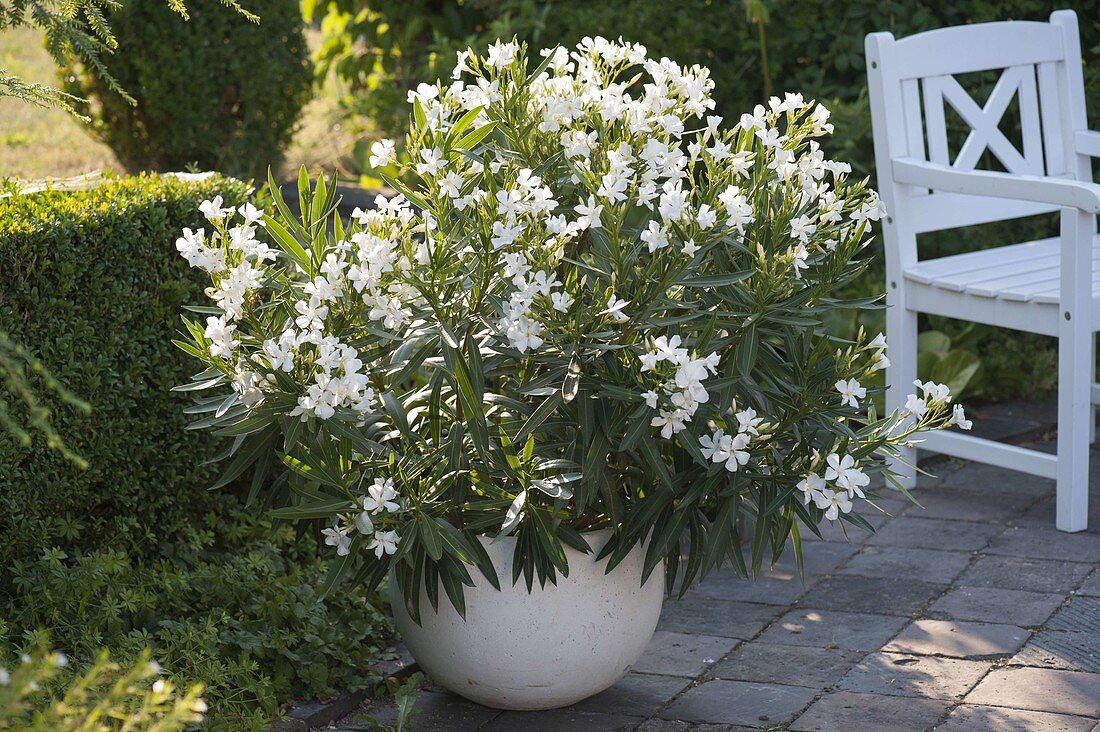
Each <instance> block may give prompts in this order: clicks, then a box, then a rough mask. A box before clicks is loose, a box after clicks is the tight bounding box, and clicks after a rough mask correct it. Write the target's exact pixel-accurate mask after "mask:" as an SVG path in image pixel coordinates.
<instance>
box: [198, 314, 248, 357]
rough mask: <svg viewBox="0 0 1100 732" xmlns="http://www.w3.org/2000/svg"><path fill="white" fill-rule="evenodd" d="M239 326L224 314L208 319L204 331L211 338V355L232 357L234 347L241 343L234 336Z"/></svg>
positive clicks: (209, 348)
mask: <svg viewBox="0 0 1100 732" xmlns="http://www.w3.org/2000/svg"><path fill="white" fill-rule="evenodd" d="M236 330H237V326H236V325H233V324H232V323H229V322H228V321H227V319H226V318H225V317H224V316H223V317H220V318H216V317H213V316H211V317H209V318H207V319H206V330H205V331H204V332H203V335H205V336H206V337H207V338H208V339H209V340H210V346H209V347H208V350H209V352H210V355H211V356H220V357H222V358H230V357H232V356H233V349H234V348H236V347H237V346H239V345H240V341H238V340H237V339H235V338H234V337H233V334H234V333H235V332H236Z"/></svg>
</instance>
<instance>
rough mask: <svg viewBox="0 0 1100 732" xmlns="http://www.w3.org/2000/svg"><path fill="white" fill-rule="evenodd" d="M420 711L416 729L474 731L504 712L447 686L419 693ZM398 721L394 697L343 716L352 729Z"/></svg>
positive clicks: (411, 726)
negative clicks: (448, 688) (446, 689)
mask: <svg viewBox="0 0 1100 732" xmlns="http://www.w3.org/2000/svg"><path fill="white" fill-rule="evenodd" d="M416 708H417V710H418V711H417V714H416V716H415V717H413V718H412V720H411V721H410V723H409V729H410V730H411V731H412V732H473V730H477V729H480V728H481V727H482V726H483V725H485V724H486V723H488V722H489V721H490V720H492V719H494V718H495V717H496V716H497V715H499V714H500V710H499V709H489V708H488V707H483V706H481V705H480V704H475V703H474V702H472V701H470V700H468V699H463V698H462V697H461V696H459V695H458V694H452V693H451V692H449V691H445V690H443V689H437V688H432V689H429V690H425V691H421V692H419V693H418V694H417V695H416ZM396 723H397V708H396V707H395V706H394V704H393V702H392V701H389V702H388V703H384V704H380V705H377V706H372V707H366V708H364V709H362V710H360V711H358V712H356V713H355V714H352V715H350V716H348V717H345V718H344V719H342V720H341V721H340V722H339V723H338V724H339V725H341V726H344V727H346V728H348V729H363V730H368V729H377V728H378V725H382V726H390V725H394V724H396Z"/></svg>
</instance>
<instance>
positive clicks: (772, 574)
mask: <svg viewBox="0 0 1100 732" xmlns="http://www.w3.org/2000/svg"><path fill="white" fill-rule="evenodd" d="M816 581H817V578H816V577H807V578H806V584H803V582H802V580H801V579H800V578H799V576H798V573H797V572H794V571H792V570H788V569H780V570H768V571H766V572H764V573H763V575H762V576H761V577H760V579H758V580H756V581H755V582H753V581H751V580H747V579H745V578H743V577H739V576H737V573H735V572H734V571H733V570H731V569H723V570H719V571H717V572H712V573H710V574H709V575H707V578H706V579H704V580H703V581H702V582H700V583H699V584H697V585H696V586H695V587H694V588H693V589H692V590H691V592H693V593H695V594H698V595H702V596H703V597H709V598H712V599H715V600H736V601H739V602H758V603H764V604H768V605H784V606H785V605H790V604H791V603H793V602H794V601H795V600H797V599H798V597H799V595H801V594H802V593H803V592H805V591H806V589H807V588H808V587H809V586H811V585H813V584H814V582H816Z"/></svg>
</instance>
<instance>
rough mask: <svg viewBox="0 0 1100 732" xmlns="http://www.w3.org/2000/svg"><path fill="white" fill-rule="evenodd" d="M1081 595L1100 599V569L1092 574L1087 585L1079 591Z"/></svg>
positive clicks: (1086, 582)
mask: <svg viewBox="0 0 1100 732" xmlns="http://www.w3.org/2000/svg"><path fill="white" fill-rule="evenodd" d="M1077 594H1079V595H1095V596H1097V597H1100V569H1098V570H1096V571H1095V572H1093V573H1092V576H1090V577H1089V578H1088V579H1087V580H1085V583H1084V584H1082V585H1081V586H1080V587H1079V588H1078V589H1077Z"/></svg>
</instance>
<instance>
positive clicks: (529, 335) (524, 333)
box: [505, 315, 545, 353]
mask: <svg viewBox="0 0 1100 732" xmlns="http://www.w3.org/2000/svg"><path fill="white" fill-rule="evenodd" d="M541 330H542V323H539V322H537V321H534V320H532V319H530V318H528V317H527V316H526V315H520V316H519V317H517V318H515V319H514V320H512V321H510V322H509V324H508V325H507V327H506V330H505V335H507V336H508V340H509V341H510V342H511V344H512V347H513V348H515V349H516V350H517V351H519V352H520V353H527V351H528V350H529V349H536V348H538V347H539V346H541V345H542V344H543V343H544V342H545V341H543V339H542V338H541V337H540V336H539V332H540V331H541Z"/></svg>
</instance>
